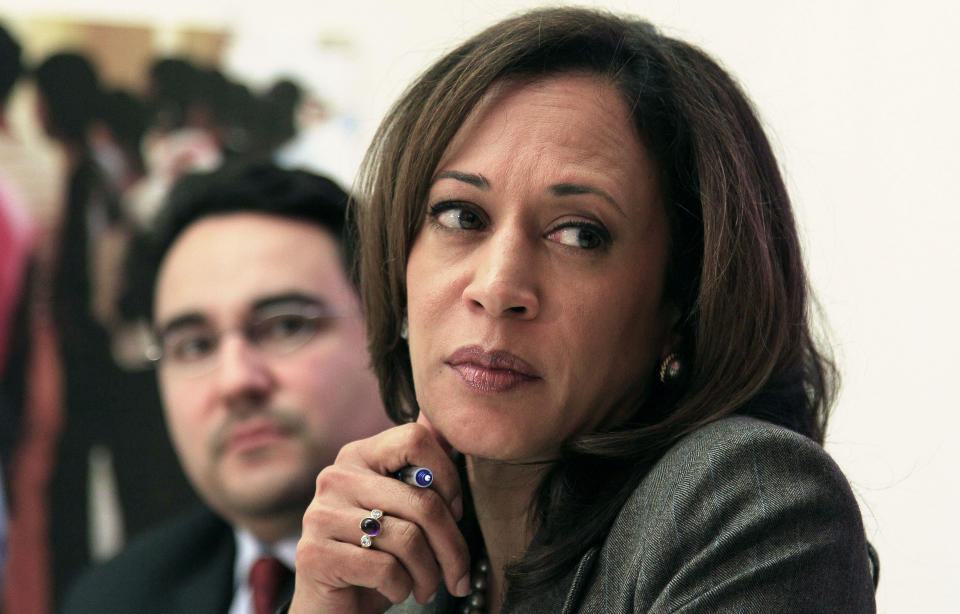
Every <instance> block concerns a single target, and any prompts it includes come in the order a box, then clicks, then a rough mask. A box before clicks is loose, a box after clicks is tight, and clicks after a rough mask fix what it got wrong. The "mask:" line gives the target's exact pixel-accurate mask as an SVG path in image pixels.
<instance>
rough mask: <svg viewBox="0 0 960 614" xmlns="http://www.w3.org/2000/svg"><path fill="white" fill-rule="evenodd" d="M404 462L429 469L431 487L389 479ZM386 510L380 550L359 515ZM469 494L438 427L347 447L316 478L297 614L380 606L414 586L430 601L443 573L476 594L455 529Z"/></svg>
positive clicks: (401, 429)
mask: <svg viewBox="0 0 960 614" xmlns="http://www.w3.org/2000/svg"><path fill="white" fill-rule="evenodd" d="M407 465H415V466H419V467H429V468H430V469H431V470H432V471H433V478H434V479H433V486H432V487H430V488H418V487H415V486H410V485H408V484H405V483H403V482H401V481H400V480H397V479H394V478H392V477H388V476H391V475H392V474H393V473H395V472H396V471H398V470H399V469H400V468H402V467H405V466H407ZM373 509H379V510H382V511H383V518H381V519H380V525H381V531H380V534H379V535H377V536H376V537H374V538H373V547H371V548H362V547H361V546H360V538H361V536H362V535H363V533H362V532H361V531H360V521H362V520H363V519H364V518H366V517H367V516H369V515H370V511H371V510H373ZM462 514H463V498H462V494H461V491H460V479H459V477H458V476H457V469H456V467H455V466H454V464H453V462H452V461H451V460H450V458H449V456H448V455H447V453H446V451H445V450H444V449H443V447H442V446H441V444H440V443H439V442H438V441H437V438H436V437H435V436H434V434H433V433H432V431H431V429H429V428H428V427H426V426H424V425H422V424H405V425H403V426H398V427H395V428H392V429H389V430H387V431H384V432H383V433H380V434H378V435H376V436H374V437H370V438H368V439H363V440H360V441H355V442H353V443H350V444H347V445H346V446H344V447H343V449H342V450H341V451H340V454H339V455H338V456H337V460H336V461H335V462H334V464H333V465H331V466H329V467H327V468H326V469H324V470H323V471H321V472H320V475H319V476H317V492H316V495H315V496H314V498H313V501H312V502H311V503H310V506H309V507H308V508H307V512H306V514H305V515H304V518H303V533H302V536H301V538H300V543H299V544H298V545H297V577H296V588H295V591H294V596H293V601H292V602H291V605H290V610H289V612H290V614H320V613H327V612H330V613H337V614H368V613H380V612H383V611H384V610H386V609H387V608H389V607H390V605H391V604H392V603H401V602H402V601H404V600H406V599H407V597H408V596H409V595H410V593H411V592H412V593H413V596H414V598H415V599H416V600H417V601H418V602H420V603H426V602H427V601H429V600H430V599H432V598H433V596H434V594H435V591H436V590H437V586H438V585H439V583H440V580H441V579H442V580H443V581H444V582H445V583H446V585H447V588H448V590H449V591H450V592H451V593H452V594H454V595H458V596H462V595H466V594H467V593H468V592H469V579H470V557H469V553H468V551H467V544H466V542H465V541H464V539H463V536H462V535H461V534H460V530H459V529H458V528H457V525H456V523H457V521H458V520H459V519H460V516H461V515H462Z"/></svg>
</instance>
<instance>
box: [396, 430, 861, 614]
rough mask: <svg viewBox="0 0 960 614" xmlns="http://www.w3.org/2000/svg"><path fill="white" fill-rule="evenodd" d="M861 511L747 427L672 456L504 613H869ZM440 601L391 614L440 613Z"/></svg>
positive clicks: (843, 491)
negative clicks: (602, 537)
mask: <svg viewBox="0 0 960 614" xmlns="http://www.w3.org/2000/svg"><path fill="white" fill-rule="evenodd" d="M871 572H872V564H871V561H870V558H869V555H868V546H867V541H866V537H865V535H864V530H863V524H862V521H861V517H860V510H859V508H858V506H857V502H856V500H855V499H854V497H853V493H852V492H851V490H850V486H849V485H848V484H847V481H846V479H845V478H844V477H843V474H842V473H841V472H840V469H839V468H838V467H837V465H836V464H835V463H834V462H833V460H832V459H831V458H830V457H829V456H828V455H827V453H826V452H825V451H824V450H823V448H821V447H820V446H819V445H817V444H816V443H814V442H813V441H811V440H809V439H807V438H806V437H803V436H801V435H798V434H796V433H794V432H793V431H790V430H787V429H785V428H782V427H779V426H775V425H773V424H770V423H768V422H763V421H761V420H755V419H752V418H744V417H731V418H725V419H723V420H719V421H717V422H715V423H712V424H709V425H707V426H705V427H703V428H700V429H699V430H697V431H695V432H694V433H692V434H690V435H688V436H687V437H685V438H683V439H682V440H681V441H679V442H678V443H677V444H676V445H674V446H673V447H672V448H671V449H670V450H669V451H668V452H667V453H666V454H665V455H664V456H663V458H662V459H660V461H659V462H657V464H656V465H655V466H654V467H653V468H652V469H651V470H650V472H649V473H648V474H647V475H646V476H645V477H644V479H643V480H642V481H641V483H640V485H639V486H638V487H637V489H636V490H635V491H634V493H633V495H632V496H631V497H630V499H629V500H628V501H627V503H626V505H624V507H623V510H622V511H621V512H620V515H619V516H618V517H617V519H616V521H615V522H614V524H613V527H612V529H611V531H610V534H609V536H608V537H607V539H606V541H605V542H604V543H603V545H602V546H597V547H594V548H591V549H590V550H588V551H587V552H586V554H585V555H584V556H583V557H582V559H581V560H580V564H579V565H578V566H577V568H576V569H574V570H572V571H571V572H570V573H569V574H568V575H567V577H566V578H565V579H564V580H563V581H561V582H557V583H556V584H555V585H554V586H552V587H551V588H550V589H549V590H548V591H545V592H544V593H543V594H541V595H538V596H537V598H536V599H534V600H528V601H524V602H518V601H517V600H516V599H513V598H512V597H511V596H510V595H509V594H508V596H507V601H506V603H504V608H503V612H504V614H507V613H509V614H521V613H522V614H533V613H536V614H541V613H542V614H572V613H581V614H597V613H603V614H616V613H628V612H631V613H632V612H656V613H663V612H684V613H692V612H704V613H714V612H738V613H739V612H742V613H748V614H751V613H768V612H792V613H800V612H804V613H806V612H810V613H817V614H820V613H843V614H855V613H861V612H874V611H875V610H876V607H875V603H874V582H873V578H872V575H871ZM449 607H450V606H449V600H448V599H447V596H446V595H442V596H440V595H438V598H437V601H436V602H435V603H434V604H431V605H429V606H426V607H423V606H418V605H417V604H415V603H413V602H409V601H408V602H407V603H405V604H402V605H401V606H397V607H395V608H392V609H391V610H390V612H391V614H393V613H394V612H396V613H401V612H402V613H411V614H412V613H415V612H416V613H426V612H446V611H448V610H449Z"/></svg>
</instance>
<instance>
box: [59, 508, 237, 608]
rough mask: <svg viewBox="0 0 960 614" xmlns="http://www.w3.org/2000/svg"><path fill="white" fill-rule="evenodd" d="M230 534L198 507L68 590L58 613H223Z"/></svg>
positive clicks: (229, 578) (228, 589)
mask: <svg viewBox="0 0 960 614" xmlns="http://www.w3.org/2000/svg"><path fill="white" fill-rule="evenodd" d="M235 551H236V544H235V541H234V536H233V529H231V528H230V526H229V525H228V524H227V523H225V522H224V521H223V520H221V519H220V518H219V517H218V516H216V515H215V514H214V513H213V512H211V511H209V510H207V509H205V508H203V509H198V510H196V511H193V512H190V513H188V514H185V515H184V516H181V517H179V518H177V519H176V520H175V521H173V522H171V523H169V524H167V525H164V526H162V527H160V528H158V529H155V530H153V531H150V532H148V533H146V534H144V535H143V536H142V537H141V538H139V539H137V540H135V541H134V542H133V543H131V544H130V546H129V547H127V548H126V549H124V550H123V552H121V553H120V554H119V555H117V556H116V557H115V558H114V559H112V560H110V561H109V562H107V563H105V564H103V565H101V566H99V567H95V568H93V569H91V570H90V571H88V572H87V573H85V574H84V575H83V576H81V577H80V579H79V580H78V581H77V582H76V583H75V584H74V585H73V587H72V588H71V590H70V591H69V593H68V594H67V598H66V600H65V601H64V603H63V608H62V609H61V612H62V613H63V614H226V612H227V611H228V610H229V609H230V601H231V600H232V599H233V573H234V571H233V566H234V556H235Z"/></svg>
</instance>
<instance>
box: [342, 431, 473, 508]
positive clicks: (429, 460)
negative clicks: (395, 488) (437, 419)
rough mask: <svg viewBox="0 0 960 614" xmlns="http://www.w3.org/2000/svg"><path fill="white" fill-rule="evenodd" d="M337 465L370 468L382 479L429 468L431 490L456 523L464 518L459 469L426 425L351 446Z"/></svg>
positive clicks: (347, 446)
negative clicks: (410, 468) (406, 469)
mask: <svg viewBox="0 0 960 614" xmlns="http://www.w3.org/2000/svg"><path fill="white" fill-rule="evenodd" d="M336 462H337V463H338V464H348V465H353V466H359V467H364V468H369V469H370V470H372V471H374V472H375V473H379V474H381V475H393V474H395V473H396V472H397V471H399V470H400V469H402V468H404V467H407V466H410V465H412V466H416V467H427V468H428V469H430V471H431V472H432V473H433V483H432V486H431V490H433V491H435V492H436V493H437V494H439V495H440V497H441V498H442V499H443V501H445V502H446V504H447V506H448V507H449V509H450V510H451V512H452V514H453V517H454V519H455V520H458V521H459V520H460V518H461V517H462V516H463V497H462V493H461V490H460V477H459V475H458V473H457V468H456V466H455V465H454V464H453V461H451V460H450V457H449V456H448V455H447V451H446V450H445V449H444V448H443V446H442V445H441V444H440V442H439V441H438V439H437V437H436V436H434V434H433V431H431V429H430V428H428V427H426V426H424V425H422V424H404V425H402V426H398V427H394V428H392V429H389V430H387V431H384V432H383V433H380V434H379V435H376V436H374V437H369V438H367V439H362V440H360V441H355V442H353V443H350V444H347V445H346V446H344V447H343V449H341V451H340V454H339V455H338V456H337V461H336ZM425 490H426V489H425Z"/></svg>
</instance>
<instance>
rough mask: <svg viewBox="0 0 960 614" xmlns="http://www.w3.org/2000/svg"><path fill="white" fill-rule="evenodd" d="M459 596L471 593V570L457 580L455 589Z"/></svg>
mask: <svg viewBox="0 0 960 614" xmlns="http://www.w3.org/2000/svg"><path fill="white" fill-rule="evenodd" d="M453 592H454V594H455V595H456V596H457V597H466V596H467V595H469V594H470V572H469V571H468V572H467V573H465V574H464V576H463V577H462V578H460V581H459V582H457V589H456V590H455V591H453Z"/></svg>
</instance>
